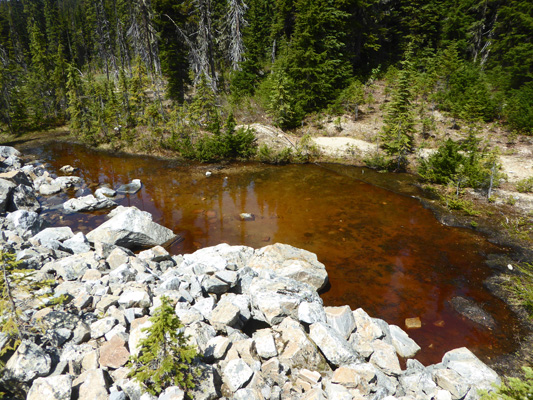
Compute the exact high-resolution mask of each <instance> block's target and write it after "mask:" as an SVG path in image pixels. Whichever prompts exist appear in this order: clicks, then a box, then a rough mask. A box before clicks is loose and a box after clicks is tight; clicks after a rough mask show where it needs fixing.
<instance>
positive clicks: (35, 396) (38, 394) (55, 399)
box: [26, 375, 72, 400]
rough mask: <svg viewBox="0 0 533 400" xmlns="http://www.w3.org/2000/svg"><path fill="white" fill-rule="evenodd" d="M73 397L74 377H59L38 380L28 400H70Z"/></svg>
mask: <svg viewBox="0 0 533 400" xmlns="http://www.w3.org/2000/svg"><path fill="white" fill-rule="evenodd" d="M71 395H72V376H70V375H58V376H50V377H48V378H37V379H36V380H35V381H34V382H33V385H32V386H31V389H30V391H29V392H28V396H27V398H26V399H27V400H44V399H46V400H70V398H71Z"/></svg>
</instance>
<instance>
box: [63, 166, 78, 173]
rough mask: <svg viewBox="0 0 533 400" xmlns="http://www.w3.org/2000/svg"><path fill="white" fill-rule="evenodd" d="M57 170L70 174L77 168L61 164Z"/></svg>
mask: <svg viewBox="0 0 533 400" xmlns="http://www.w3.org/2000/svg"><path fill="white" fill-rule="evenodd" d="M59 170H60V171H61V172H63V173H64V174H67V175H71V174H73V173H74V172H76V171H77V170H78V168H75V167H73V166H72V165H63V166H62V167H61V168H59Z"/></svg>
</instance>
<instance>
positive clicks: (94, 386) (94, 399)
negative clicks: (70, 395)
mask: <svg viewBox="0 0 533 400" xmlns="http://www.w3.org/2000/svg"><path fill="white" fill-rule="evenodd" d="M80 383H81V384H80ZM73 385H74V386H77V385H79V398H78V399H79V400H107V399H108V396H109V393H108V391H107V382H106V380H105V376H104V371H103V370H102V369H92V370H89V371H86V372H84V373H83V374H81V375H80V376H79V377H78V378H77V379H76V380H75V381H74V384H73Z"/></svg>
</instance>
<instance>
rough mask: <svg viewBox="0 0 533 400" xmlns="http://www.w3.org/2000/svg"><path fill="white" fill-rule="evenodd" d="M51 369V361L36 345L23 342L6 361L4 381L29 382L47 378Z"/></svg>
mask: <svg viewBox="0 0 533 400" xmlns="http://www.w3.org/2000/svg"><path fill="white" fill-rule="evenodd" d="M51 368H52V360H51V358H50V356H49V355H48V354H46V353H45V352H44V350H43V349H41V348H40V347H39V346H37V345H36V344H33V343H31V342H28V341H26V340H25V341H23V342H22V343H21V344H20V345H19V347H18V348H17V350H16V351H15V353H14V354H13V355H12V356H11V358H10V359H9V360H8V361H7V363H6V366H5V371H4V377H3V378H4V380H8V381H9V380H16V381H19V382H30V381H32V380H33V379H35V378H37V377H41V376H47V375H48V374H49V373H50V371H51Z"/></svg>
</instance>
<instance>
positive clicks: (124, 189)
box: [117, 179, 142, 194]
mask: <svg viewBox="0 0 533 400" xmlns="http://www.w3.org/2000/svg"><path fill="white" fill-rule="evenodd" d="M141 188H142V183H141V180H140V179H133V180H132V181H131V182H130V183H126V184H124V185H120V186H119V187H118V189H117V192H118V193H124V194H135V193H137V192H138V191H139V190H141Z"/></svg>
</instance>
